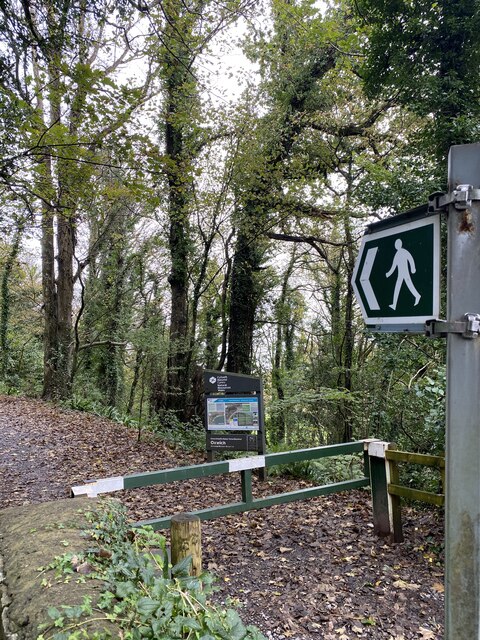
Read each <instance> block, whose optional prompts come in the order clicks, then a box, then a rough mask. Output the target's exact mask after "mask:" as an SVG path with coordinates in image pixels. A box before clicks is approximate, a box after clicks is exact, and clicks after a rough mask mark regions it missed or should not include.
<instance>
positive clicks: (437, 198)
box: [428, 184, 480, 213]
mask: <svg viewBox="0 0 480 640" xmlns="http://www.w3.org/2000/svg"><path fill="white" fill-rule="evenodd" d="M474 200H480V189H474V188H473V185H471V184H459V185H458V187H457V188H456V189H454V190H453V191H450V193H443V192H442V191H436V192H435V193H432V195H431V196H429V198H428V212H429V213H434V212H436V211H446V210H447V209H448V207H449V205H451V204H453V205H454V207H455V209H458V210H459V211H464V210H465V209H468V208H469V207H471V206H472V202H473V201H474Z"/></svg>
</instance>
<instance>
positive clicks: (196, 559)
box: [170, 513, 202, 576]
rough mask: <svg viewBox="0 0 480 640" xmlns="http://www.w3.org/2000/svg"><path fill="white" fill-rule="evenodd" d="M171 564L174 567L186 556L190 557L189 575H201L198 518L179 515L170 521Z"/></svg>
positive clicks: (186, 514) (200, 539) (200, 541)
mask: <svg viewBox="0 0 480 640" xmlns="http://www.w3.org/2000/svg"><path fill="white" fill-rule="evenodd" d="M170 535H171V546H172V564H173V566H175V565H176V564H178V563H179V562H181V561H182V560H184V559H185V558H186V557H187V556H191V557H192V566H191V569H190V573H191V575H193V576H199V575H200V574H201V573H202V531H201V524H200V518H199V517H198V516H194V515H193V514H191V513H179V514H177V515H175V516H173V517H172V519H171V529H170Z"/></svg>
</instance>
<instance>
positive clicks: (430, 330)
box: [425, 313, 480, 340]
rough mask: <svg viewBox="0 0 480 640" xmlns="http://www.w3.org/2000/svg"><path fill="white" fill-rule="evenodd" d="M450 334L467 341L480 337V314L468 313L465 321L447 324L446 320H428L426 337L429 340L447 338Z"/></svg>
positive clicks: (464, 318)
mask: <svg viewBox="0 0 480 640" xmlns="http://www.w3.org/2000/svg"><path fill="white" fill-rule="evenodd" d="M449 333H457V334H460V335H462V336H463V337H464V338H466V339H467V340H471V339H473V338H478V337H480V314H479V313H466V314H465V315H464V316H463V320H458V321H454V322H446V321H445V320H427V322H426V323H425V335H426V336H427V337H429V338H446V337H447V336H448V334H449Z"/></svg>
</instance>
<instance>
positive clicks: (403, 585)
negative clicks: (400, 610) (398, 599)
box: [393, 580, 420, 591]
mask: <svg viewBox="0 0 480 640" xmlns="http://www.w3.org/2000/svg"><path fill="white" fill-rule="evenodd" d="M393 586H394V587H396V588H397V589H409V590H410V591H416V590H417V589H420V585H419V584H414V583H412V582H405V580H395V582H394V583H393Z"/></svg>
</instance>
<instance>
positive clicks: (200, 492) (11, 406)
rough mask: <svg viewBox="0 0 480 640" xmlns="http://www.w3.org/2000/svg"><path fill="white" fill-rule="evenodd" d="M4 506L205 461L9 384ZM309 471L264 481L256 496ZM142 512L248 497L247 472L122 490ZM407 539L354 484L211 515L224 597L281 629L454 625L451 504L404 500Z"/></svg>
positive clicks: (209, 537) (343, 635)
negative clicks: (446, 534)
mask: <svg viewBox="0 0 480 640" xmlns="http://www.w3.org/2000/svg"><path fill="white" fill-rule="evenodd" d="M0 430H1V434H2V435H1V438H2V446H1V448H0V508H2V509H3V508H6V507H9V506H15V505H23V504H29V503H38V502H44V501H50V500H56V499H59V498H65V497H68V496H69V495H70V487H71V486H73V485H77V484H83V483H85V482H87V481H88V480H92V479H95V478H105V477H109V476H116V475H126V474H128V473H138V472H142V471H153V470H155V469H165V468H171V467H175V466H182V465H186V464H199V463H201V462H203V461H204V460H203V456H202V454H201V453H199V454H187V453H185V452H184V451H180V450H175V449H173V448H171V447H168V446H166V445H165V444H164V443H163V442H161V441H158V440H156V439H155V438H154V437H153V436H152V435H150V434H146V435H144V436H142V439H141V441H140V442H138V439H137V433H136V431H134V430H131V429H127V428H125V427H123V426H122V425H119V424H116V423H114V422H111V421H109V420H106V419H104V418H99V417H95V416H91V415H89V414H85V413H79V412H75V411H68V410H64V409H59V408H57V407H54V406H53V405H50V404H47V403H44V402H41V401H38V400H31V399H25V398H13V397H7V396H0ZM306 484H307V483H305V482H304V481H300V480H298V479H297V480H293V479H288V478H270V479H269V480H268V481H267V482H263V483H262V482H255V484H254V494H255V496H261V495H269V494H273V493H282V492H286V491H292V490H295V489H298V488H300V487H301V486H306ZM114 495H115V497H117V498H120V499H121V500H122V501H123V502H124V503H125V504H126V505H127V507H128V509H129V513H130V515H131V517H132V518H133V519H134V520H144V519H148V518H154V517H161V516H164V515H173V514H174V513H179V512H185V511H191V510H195V509H202V508H206V507H209V506H214V505H216V504H226V503H229V502H237V501H239V499H240V478H239V474H230V475H224V476H218V477H214V478H205V479H201V480H191V481H186V482H182V483H174V484H172V485H169V486H161V487H150V488H145V489H139V490H135V491H129V492H119V493H116V494H114ZM403 516H404V533H405V542H404V543H402V544H397V545H393V544H390V543H388V542H387V541H386V540H382V539H379V538H377V537H376V536H374V534H373V528H372V522H371V505H370V495H369V492H368V491H366V490H360V491H352V492H348V493H342V494H337V495H333V496H328V497H323V498H315V499H312V500H308V501H303V502H297V503H292V504H289V505H279V506H276V507H271V508H269V509H263V510H261V511H253V512H250V513H245V514H240V515H235V516H229V517H226V518H220V519H218V520H215V521H210V522H204V523H203V524H202V535H203V554H204V555H203V560H204V567H205V568H206V569H208V570H210V571H212V572H213V573H215V574H216V575H217V576H218V586H219V592H218V594H217V598H218V599H219V601H223V600H226V599H227V598H229V597H230V598H234V599H235V600H236V602H237V603H238V604H239V605H241V608H240V612H241V615H242V618H243V619H244V621H245V622H246V623H252V624H256V625H258V626H259V627H260V629H261V630H262V631H263V633H264V634H265V635H266V636H267V638H271V639H272V640H283V639H284V638H291V639H293V640H306V639H308V638H321V639H325V640H333V639H338V640H353V639H356V638H372V639H377V638H393V639H394V640H408V639H410V638H412V639H413V638H420V639H422V638H423V639H440V638H442V637H443V617H444V613H443V607H444V603H443V558H442V546H443V514H442V513H441V511H439V510H421V509H413V508H404V510H403Z"/></svg>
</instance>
